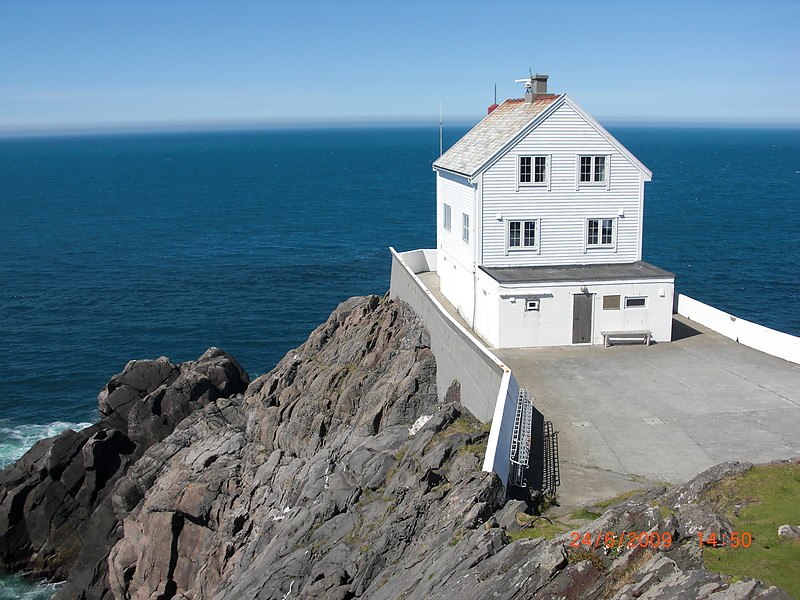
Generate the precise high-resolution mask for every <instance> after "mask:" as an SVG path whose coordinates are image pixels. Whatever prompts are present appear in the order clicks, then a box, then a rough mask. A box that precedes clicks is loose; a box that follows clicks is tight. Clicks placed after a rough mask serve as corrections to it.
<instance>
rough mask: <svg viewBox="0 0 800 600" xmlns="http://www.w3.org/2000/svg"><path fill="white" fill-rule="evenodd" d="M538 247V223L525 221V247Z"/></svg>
mask: <svg viewBox="0 0 800 600" xmlns="http://www.w3.org/2000/svg"><path fill="white" fill-rule="evenodd" d="M535 245H536V221H525V246H535Z"/></svg>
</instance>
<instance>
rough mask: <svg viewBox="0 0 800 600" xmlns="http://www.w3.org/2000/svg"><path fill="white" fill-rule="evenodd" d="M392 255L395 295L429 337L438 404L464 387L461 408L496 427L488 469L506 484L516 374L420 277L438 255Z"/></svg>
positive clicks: (488, 452) (433, 266) (491, 435)
mask: <svg viewBox="0 0 800 600" xmlns="http://www.w3.org/2000/svg"><path fill="white" fill-rule="evenodd" d="M389 251H390V252H391V253H392V278H391V286H390V288H389V293H390V296H391V297H392V298H399V299H400V300H403V301H405V302H407V303H408V304H409V305H410V306H411V308H413V309H414V311H415V312H416V313H417V314H418V315H419V317H420V318H421V319H422V322H423V323H424V324H425V327H426V328H427V329H428V333H430V336H431V350H432V351H433V354H434V356H436V365H437V367H436V368H437V375H436V381H437V389H438V392H439V399H440V400H441V399H444V395H445V393H446V392H447V389H448V388H449V387H450V384H451V383H452V382H453V381H454V380H457V381H458V382H459V383H461V403H462V404H463V405H464V406H465V407H466V408H467V409H468V410H469V411H470V412H471V413H472V414H473V415H475V416H476V417H477V418H478V419H480V420H481V421H483V422H484V423H488V422H489V421H491V422H492V427H491V431H490V433H489V446H488V448H487V450H486V456H485V458H484V464H483V469H484V471H494V472H495V473H497V474H498V475H499V476H500V478H501V479H502V480H503V483H504V484H505V483H507V481H508V469H509V458H508V457H509V452H510V450H511V431H512V429H513V423H514V411H515V410H516V400H517V394H518V393H519V386H518V384H517V382H516V380H515V379H514V376H513V374H512V373H511V369H509V368H508V367H507V366H506V365H504V364H503V363H502V362H501V361H500V360H499V359H498V358H497V357H496V356H495V355H494V354H492V353H491V352H490V351H489V349H488V348H486V346H484V345H483V344H482V343H481V342H480V341H479V340H478V339H477V338H476V337H475V336H473V335H472V334H471V333H470V332H468V331H467V330H466V329H465V328H464V327H462V326H461V325H460V324H459V323H458V322H457V321H456V320H455V319H453V317H451V316H450V314H449V313H448V312H447V311H446V310H445V308H444V307H443V306H442V305H441V304H440V303H439V301H438V300H437V299H436V298H435V297H434V295H433V294H432V293H431V292H430V290H428V288H427V287H425V285H424V284H423V283H422V281H420V279H419V277H417V275H416V273H422V272H425V271H431V270H436V251H435V250H412V251H410V252H403V253H402V254H398V253H397V252H396V251H395V249H394V248H389ZM509 419H510V421H509Z"/></svg>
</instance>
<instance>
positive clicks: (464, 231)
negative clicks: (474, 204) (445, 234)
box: [461, 213, 469, 244]
mask: <svg viewBox="0 0 800 600" xmlns="http://www.w3.org/2000/svg"><path fill="white" fill-rule="evenodd" d="M461 239H462V240H464V241H465V242H466V243H468V244H469V215H468V214H467V213H462V215H461Z"/></svg>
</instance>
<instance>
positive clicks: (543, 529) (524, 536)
mask: <svg viewBox="0 0 800 600" xmlns="http://www.w3.org/2000/svg"><path fill="white" fill-rule="evenodd" d="M535 518H536V517H531V519H535ZM568 529H570V526H569V525H565V524H564V523H562V522H561V521H558V520H553V522H552V523H549V522H548V521H547V520H546V519H539V520H538V521H536V523H534V524H533V525H531V526H530V527H523V528H522V529H521V530H519V531H510V532H508V537H509V539H511V541H512V542H516V541H517V540H530V539H535V538H547V539H550V538H553V537H555V536H557V535H558V534H559V533H563V532H565V531H567V530H568Z"/></svg>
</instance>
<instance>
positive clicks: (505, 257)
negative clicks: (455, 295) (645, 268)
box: [440, 104, 643, 267]
mask: <svg viewBox="0 0 800 600" xmlns="http://www.w3.org/2000/svg"><path fill="white" fill-rule="evenodd" d="M543 154H544V155H549V156H550V164H549V169H550V173H549V175H550V180H549V187H526V186H518V185H517V156H519V155H543ZM581 154H593V155H606V156H609V157H610V161H609V164H608V167H607V168H608V177H609V181H608V185H594V186H592V185H586V184H582V185H581V186H580V187H579V189H577V190H576V177H577V175H576V164H577V156H578V155H581ZM440 180H441V179H440ZM445 181H446V180H445ZM449 185H450V183H448V184H447V186H441V187H440V190H443V189H448V186H449ZM642 189H643V185H642V173H641V171H640V170H639V169H638V168H637V167H635V166H634V165H633V164H632V163H631V162H630V161H628V160H627V159H626V158H625V157H624V156H623V155H622V154H620V153H619V152H618V151H617V150H616V148H614V146H612V145H611V144H610V143H609V142H608V141H606V139H605V138H604V137H603V136H602V135H600V134H599V133H598V132H597V131H596V130H595V129H594V128H593V127H592V126H591V125H589V124H588V123H587V122H586V121H585V120H584V119H583V118H582V117H581V116H580V115H579V114H578V113H577V112H576V111H575V110H573V109H572V107H570V106H569V105H567V104H564V105H562V106H561V107H559V108H558V109H557V110H556V111H555V112H554V113H553V114H552V115H550V117H548V118H547V119H546V120H545V121H544V122H543V123H541V124H540V125H539V126H538V127H537V128H536V129H534V130H533V131H532V132H531V133H530V134H529V135H528V136H526V138H525V139H523V140H522V141H520V142H519V143H518V144H517V145H516V146H514V147H513V148H512V149H510V150H509V152H508V153H507V154H506V155H505V156H503V157H502V158H501V159H500V160H498V161H497V162H496V163H495V164H493V165H492V166H491V167H490V168H489V169H487V171H485V172H484V175H483V193H482V197H483V207H482V208H483V210H482V213H483V214H482V226H483V231H482V248H481V249H482V262H481V264H483V265H485V266H492V267H495V266H523V265H552V264H600V263H629V262H634V261H637V260H640V259H641V214H642V211H641V202H642V197H641V191H642ZM456 210H460V209H456V208H455V207H454V209H453V212H454V214H453V217H454V219H455V216H456ZM623 211H624V217H622V216H619V215H620V213H621V212H623ZM498 217H499V218H498ZM590 218H598V219H603V218H606V219H607V218H614V219H616V225H617V231H616V232H615V238H616V244H615V245H614V247H613V248H588V249H587V248H586V244H585V242H586V239H585V225H586V219H590ZM510 219H539V220H540V225H539V226H540V233H541V235H540V239H539V249H538V251H530V252H521V251H519V252H518V251H515V252H513V253H507V252H506V229H505V228H506V226H507V225H506V223H507V221H508V220H510ZM440 239H441V238H440Z"/></svg>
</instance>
